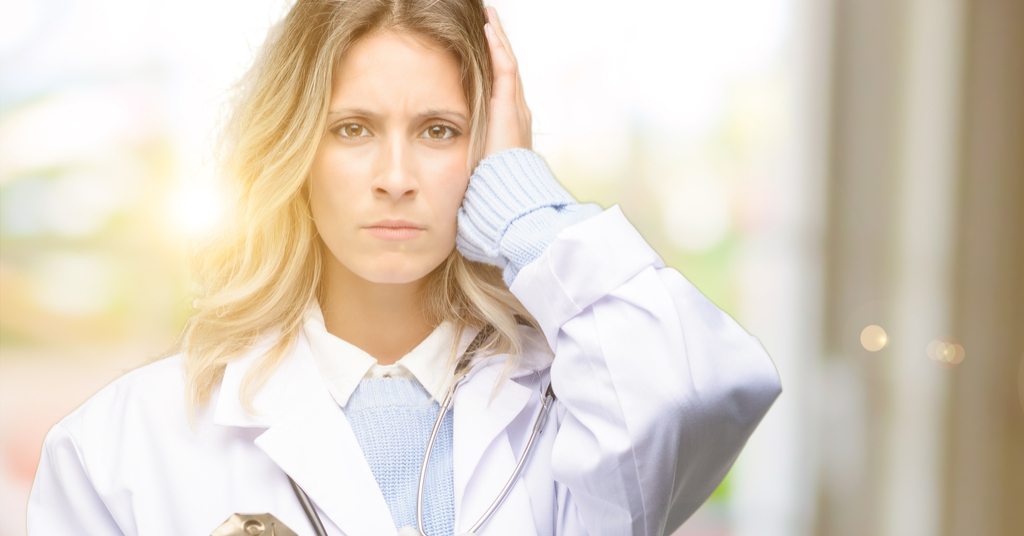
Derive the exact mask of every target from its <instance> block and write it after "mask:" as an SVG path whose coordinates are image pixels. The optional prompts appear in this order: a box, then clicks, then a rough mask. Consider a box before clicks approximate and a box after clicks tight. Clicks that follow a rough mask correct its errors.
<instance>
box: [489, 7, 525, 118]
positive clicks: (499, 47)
mask: <svg viewBox="0 0 1024 536" xmlns="http://www.w3.org/2000/svg"><path fill="white" fill-rule="evenodd" d="M484 28H485V33H486V34H487V40H488V44H489V45H490V49H491V63H492V64H493V65H494V90H493V92H492V94H493V97H494V98H497V99H498V100H503V101H507V102H512V103H515V102H517V100H516V99H517V95H516V74H517V71H516V67H515V64H514V63H513V62H512V59H511V58H510V57H509V55H508V54H507V52H506V50H505V48H504V43H502V42H501V40H500V39H499V38H498V36H497V33H496V32H495V31H494V26H493V25H491V24H489V23H488V24H487V25H486V26H485V27H484Z"/></svg>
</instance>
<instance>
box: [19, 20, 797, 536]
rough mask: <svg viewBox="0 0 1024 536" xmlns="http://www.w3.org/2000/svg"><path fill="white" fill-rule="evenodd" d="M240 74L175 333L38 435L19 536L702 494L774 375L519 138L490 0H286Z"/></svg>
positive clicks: (332, 527) (208, 530)
mask: <svg viewBox="0 0 1024 536" xmlns="http://www.w3.org/2000/svg"><path fill="white" fill-rule="evenodd" d="M241 88H242V95H241V97H240V100H239V102H238V104H237V108H236V110H235V114H234V118H233V121H232V122H231V124H230V128H229V129H228V134H229V138H228V139H229V144H228V148H227V151H226V156H225V161H224V166H223V171H224V176H225V178H226V179H227V181H228V182H229V184H230V186H231V188H232V192H233V193H234V196H235V197H234V199H235V201H236V202H235V204H234V210H233V212H232V215H231V218H232V223H231V224H230V225H228V226H227V227H226V229H225V230H224V233H223V234H222V236H220V237H219V238H218V239H217V240H215V241H212V242H211V243H209V244H207V247H206V248H205V249H203V250H202V251H201V252H199V253H198V254H197V256H196V260H197V279H198V281H199V282H200V284H201V287H202V294H201V295H200V296H199V297H198V298H197V300H196V302H195V308H196V311H195V314H194V316H193V317H192V318H191V319H190V321H189V322H188V324H187V325H186V327H185V330H184V332H183V335H182V338H181V342H180V344H179V346H180V347H179V348H178V351H177V352H176V353H175V355H173V356H171V357H168V358H166V359H163V360H161V361H158V362H156V363H153V364H150V365H148V366H145V367H142V368H140V369H137V370H135V371H133V372H131V373H129V374H126V375H125V376H123V377H122V378H120V379H118V380H117V381H115V382H113V383H112V384H110V385H109V386H107V387H106V388H104V389H103V390H102V391H100V392H99V393H97V394H96V395H95V396H93V397H92V398H91V399H90V400H89V401H87V402H86V403H85V404H83V405H82V406H81V407H80V408H79V409H78V410H76V411H75V412H74V413H72V414H71V415H69V416H68V417H66V418H65V419H63V420H62V421H61V422H60V423H58V424H57V425H56V426H54V428H53V429H52V430H51V432H50V433H49V435H48V436H47V438H46V441H45V444H44V448H43V455H42V460H41V462H40V465H39V470H38V473H37V475H36V480H35V484H34V486H33V489H32V495H31V499H30V504H29V511H28V526H29V533H30V535H32V536H41V535H51V534H76V535H104V536H107V535H126V536H128V535H130V536H135V535H147V536H156V535H167V536H171V535H174V536H183V535H206V534H218V535H223V534H249V535H255V534H274V535H283V534H292V533H295V534H330V535H341V534H345V535H348V536H382V535H383V536H386V535H395V534H396V533H399V532H400V533H401V534H403V536H404V535H416V534H421V533H422V534H427V535H430V536H435V535H452V534H463V533H466V532H474V533H479V534H485V535H488V536H492V535H493V536H498V535H510V536H511V535H515V536H534V535H536V536H548V535H594V536H596V535H608V536H612V535H614V536H621V535H626V534H632V535H646V536H655V535H658V536H660V535H662V534H668V533H671V532H672V531H673V530H675V529H676V528H677V527H678V526H679V525H681V524H682V522H683V521H684V520H685V519H686V518H687V517H689V516H690V515H691V514H692V513H693V512H694V510H696V509H697V507H698V506H700V504H701V503H702V502H704V500H705V499H707V497H708V496H709V495H710V494H711V492H712V491H713V490H714V489H715V487H716V486H717V485H718V484H719V482H720V481H721V480H722V478H723V477H724V476H725V474H726V472H727V470H728V469H729V467H730V466H731V464H732V462H733V460H735V458H736V456H737V454H738V453H739V451H740V449H741V448H742V446H743V444H744V443H745V441H746V440H747V438H748V437H749V435H750V433H751V432H752V431H753V429H754V427H755V426H756V425H757V423H758V422H759V421H760V420H761V418H762V417H763V416H764V414H765V412H766V411H767V410H768V408H769V406H770V405H771V404H772V402H773V401H774V400H775V398H776V397H777V396H778V394H779V392H780V387H779V381H778V376H777V375H776V372H775V369H774V367H773V365H772V363H771V360H770V359H769V358H768V356H767V355H766V354H765V352H764V350H763V349H762V348H761V346H760V345H759V344H758V342H757V341H756V340H755V339H754V338H753V337H751V336H750V335H748V334H747V333H746V332H744V330H743V329H742V328H741V327H740V326H738V325H737V324H736V323H735V322H734V321H733V320H732V319H731V318H729V317H728V316H727V315H725V314H724V313H723V312H722V311H720V310H719V309H718V308H716V307H715V306H714V305H713V304H712V303H711V302H709V301H708V300H707V299H706V298H705V297H704V296H703V295H701V294H700V292H698V291H697V290H696V289H695V288H694V287H693V286H692V285H691V284H690V283H689V282H687V280H686V279H685V278H684V277H683V276H682V275H680V274H679V272H677V271H675V270H673V269H671V268H668V267H666V266H665V265H664V264H663V263H662V261H661V259H660V258H659V257H658V255H657V254H656V253H655V252H654V251H652V250H651V248H650V247H649V246H648V245H647V243H646V242H644V240H643V239H642V238H641V237H640V235H639V234H638V233H637V232H636V230H634V228H633V227H632V226H631V225H630V223H629V222H628V221H627V219H626V218H625V217H624V216H623V214H622V213H621V212H620V210H619V209H618V208H617V207H611V208H609V209H607V210H602V209H601V208H600V207H598V206H596V205H590V204H580V203H578V202H577V201H576V200H575V199H573V197H572V196H571V195H570V194H569V193H567V192H566V191H565V190H564V189H563V188H562V187H561V186H559V184H558V182H557V181H556V180H555V179H554V177H552V175H551V173H550V171H549V170H548V167H547V166H546V164H545V162H544V160H543V159H542V158H541V157H540V156H538V155H537V154H536V153H534V152H532V151H531V130H530V123H531V120H530V111H529V109H528V108H527V105H526V102H525V100H524V98H523V91H522V84H521V83H520V80H519V75H518V67H517V64H516V59H515V56H514V55H513V53H512V49H511V47H510V45H509V42H508V40H507V39H506V37H505V35H504V33H503V31H502V29H501V25H500V23H499V21H498V19H497V15H496V13H495V12H494V10H493V9H487V10H485V9H484V7H483V5H482V3H481V2H480V0H298V1H297V2H296V4H295V5H294V6H293V7H292V9H291V10H290V12H289V13H288V15H287V16H286V17H285V19H284V20H283V21H282V22H281V23H280V24H279V25H277V26H276V27H275V29H274V30H273V31H272V32H271V34H270V37H269V38H268V41H267V43H266V45H265V46H264V49H263V51H262V53H261V56H260V57H259V59H258V61H257V62H256V63H255V65H254V67H253V69H252V71H251V73H250V74H249V75H248V76H247V77H246V78H245V80H243V83H242V84H241ZM428 446H429V448H428Z"/></svg>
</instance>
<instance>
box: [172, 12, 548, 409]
mask: <svg viewBox="0 0 1024 536" xmlns="http://www.w3.org/2000/svg"><path fill="white" fill-rule="evenodd" d="M485 21H486V19H485V16H484V6H483V4H482V2H481V0H298V1H297V2H296V3H295V5H294V6H293V7H292V8H291V10H290V11H289V12H288V14H287V15H286V16H285V18H284V19H283V20H282V21H281V22H279V23H278V24H277V25H276V26H275V27H274V28H272V30H271V32H270V34H269V35H268V38H267V41H266V43H265V44H264V46H263V48H262V50H261V52H260V54H259V56H258V57H257V60H256V62H255V64H254V65H253V67H252V68H251V69H250V70H249V72H248V73H247V74H246V76H245V77H243V79H242V81H241V84H240V86H239V88H238V90H239V94H238V98H237V101H236V104H235V107H234V109H233V112H232V115H231V116H230V120H229V122H228V123H227V128H226V130H225V133H224V134H225V140H226V144H225V150H224V158H223V159H222V162H221V167H222V173H221V175H222V177H223V178H224V180H225V182H226V183H227V186H228V190H229V191H230V193H231V198H232V200H233V202H232V209H231V211H230V214H229V216H228V222H227V223H226V225H225V227H224V231H223V232H222V233H220V234H219V235H218V236H216V237H215V238H212V239H210V240H208V241H207V242H206V243H204V244H203V245H202V246H201V247H199V248H197V250H196V252H195V253H194V255H193V271H194V274H195V277H196V280H197V282H198V284H199V293H198V294H199V296H198V297H197V299H196V300H194V302H193V306H194V309H195V311H194V314H193V316H192V317H191V318H190V319H189V321H188V322H187V323H186V325H185V328H184V330H183V332H182V335H181V337H180V339H179V341H178V343H177V345H176V348H175V350H176V351H178V352H181V353H182V354H183V355H184V361H185V375H186V390H187V393H186V400H187V403H188V407H189V411H190V414H191V412H193V411H194V410H195V409H196V408H198V407H200V406H203V405H205V404H206V403H207V402H209V400H210V396H211V393H212V391H213V390H214V388H215V387H216V386H217V385H218V383H219V382H220V380H221V379H222V377H223V374H224V368H225V367H226V366H227V364H228V363H229V362H231V361H234V360H236V359H238V358H240V357H241V356H243V355H244V354H246V353H247V352H249V351H250V350H252V349H253V348H254V347H256V345H257V344H258V343H260V342H261V341H263V340H270V341H272V345H271V346H270V347H269V348H268V349H267V350H266V351H265V352H264V353H263V354H262V355H261V356H260V357H258V358H257V361H256V362H255V363H254V365H253V366H252V367H250V368H249V371H248V373H247V376H246V377H245V379H244V381H243V383H242V389H241V391H240V393H239V397H240V399H241V402H242V404H243V405H244V407H245V408H246V409H247V410H249V411H253V409H252V399H253V397H254V396H255V394H256V392H257V391H258V390H259V388H260V387H261V386H262V385H263V384H264V383H265V382H266V381H267V379H268V378H269V377H270V375H271V374H272V373H273V371H274V370H275V369H276V367H277V366H278V364H279V363H280V361H281V360H282V359H283V358H284V357H285V356H286V355H287V354H288V352H289V351H290V349H291V348H292V346H293V345H294V344H295V342H296V339H297V338H298V335H299V332H300V330H301V327H302V323H303V321H304V319H305V312H306V310H307V309H308V308H309V307H311V306H313V304H315V303H317V302H318V301H319V299H320V298H321V292H322V289H321V270H322V267H323V255H324V254H327V255H330V252H329V251H328V252H326V253H324V252H325V251H326V248H324V247H321V246H320V239H319V237H318V236H317V232H316V226H315V224H314V222H313V219H312V217H311V214H310V210H309V207H308V198H309V175H310V169H311V166H312V163H313V159H314V155H315V153H316V150H317V147H318V145H319V143H320V139H321V137H322V135H323V132H324V130H325V126H326V118H327V111H328V104H329V101H330V95H331V81H332V73H333V71H334V67H335V66H336V65H337V64H338V62H339V61H340V59H341V57H342V55H343V54H344V52H345V51H346V50H347V49H348V48H349V47H351V46H352V44H353V43H355V42H356V41H357V40H359V39H360V38H362V37H364V36H366V35H367V34H369V33H370V32H377V31H402V32H411V33H415V34H418V35H421V36H424V37H426V38H428V39H430V40H432V41H434V42H436V43H439V44H441V45H442V46H444V47H445V49H446V50H448V51H449V52H450V53H451V54H452V55H453V56H454V57H455V58H456V59H457V60H458V61H459V63H460V65H461V67H462V69H461V75H462V84H463V90H464V91H465V97H466V102H467V103H468V104H469V106H470V110H471V116H472V118H471V124H470V132H469V136H470V143H469V157H468V159H467V163H468V169H467V173H470V172H471V171H472V170H473V169H474V168H475V167H476V164H477V163H478V162H479V160H480V158H481V152H482V148H483V141H484V136H485V134H486V133H485V128H484V127H485V125H486V121H487V108H488V105H489V101H490V93H491V83H492V74H491V62H490V55H489V50H488V45H487V40H486V38H485V36H484V32H483V25H484V22H485ZM427 277H428V278H429V281H428V285H427V288H428V299H427V300H426V307H427V313H428V314H429V315H430V318H432V319H434V320H436V321H437V322H441V321H451V322H453V323H454V324H455V326H456V327H457V338H456V340H459V338H461V335H462V333H463V331H464V330H465V329H466V328H468V327H472V328H478V329H484V328H486V329H484V333H485V334H488V335H487V337H486V339H485V340H483V341H482V344H481V345H480V347H479V349H478V351H479V352H484V353H508V354H509V355H510V359H509V361H508V362H507V363H506V369H505V370H506V375H507V373H508V372H509V371H511V370H513V369H514V367H515V366H516V365H517V364H518V358H519V356H520V355H521V353H522V350H523V339H522V334H521V332H520V330H519V328H518V326H517V324H520V323H525V324H527V325H530V326H532V327H535V328H536V327H537V324H536V321H535V320H534V319H533V318H532V316H530V314H529V313H528V312H527V311H526V309H525V308H524V307H523V306H522V304H520V303H519V300H517V299H516V298H515V296H513V295H512V293H511V292H509V290H508V288H507V287H506V286H505V284H504V283H503V281H502V279H501V273H500V271H499V270H498V269H497V268H495V267H493V266H488V265H483V264H479V263H475V262H470V261H467V260H466V259H465V258H463V257H462V255H460V254H459V253H458V251H457V250H453V251H452V253H451V254H450V255H449V256H448V258H447V259H446V260H445V261H444V262H442V263H441V265H440V266H438V267H437V268H436V269H435V270H434V271H433V272H431V274H430V275H428V276H427ZM488 326H490V327H488ZM492 328H493V329H492ZM268 336H269V338H268ZM454 346H455V345H453V348H452V352H451V355H450V357H449V359H448V363H447V365H448V367H449V372H450V373H451V372H454V371H455V370H456V367H457V365H459V363H458V362H457V361H458V356H457V355H456V348H455V347H454ZM460 370H461V368H460Z"/></svg>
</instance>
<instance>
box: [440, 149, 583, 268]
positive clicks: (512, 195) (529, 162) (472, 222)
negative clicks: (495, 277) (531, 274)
mask: <svg viewBox="0 0 1024 536" xmlns="http://www.w3.org/2000/svg"><path fill="white" fill-rule="evenodd" d="M599 212H601V207H600V206H598V205H596V204H593V203H587V204H581V203H578V202H577V201H576V199H575V198H573V196H572V195H571V194H570V193H569V192H567V191H566V190H565V188H563V187H562V185H561V184H559V183H558V181H557V180H556V179H555V177H554V176H553V175H552V174H551V170H550V169H548V166H547V163H545V162H544V159H543V158H542V157H541V156H540V155H539V154H537V153H535V152H533V151H530V150H528V149H521V148H513V149H506V150H504V151H500V152H498V153H495V154H492V155H490V156H488V157H487V158H484V159H483V160H482V161H481V162H480V164H479V165H478V166H477V168H476V170H475V171H474V172H473V176H472V177H470V180H469V188H468V189H467V190H466V197H465V199H464V200H463V202H462V207H461V208H460V209H459V214H458V227H459V230H458V236H457V238H456V242H457V245H458V249H459V252H460V253H462V255H463V256H464V257H466V258H467V259H469V260H472V261H477V262H484V263H487V264H493V265H495V266H498V267H499V268H502V269H503V277H504V279H505V283H506V284H508V285H511V284H512V282H513V281H514V280H515V278H516V275H517V274H518V273H519V270H520V269H522V268H523V267H524V266H526V265H527V264H530V263H531V262H532V261H533V260H534V259H536V258H537V257H539V256H540V254H541V253H543V252H544V250H546V249H547V247H548V245H549V244H551V242H553V241H554V239H555V236H557V235H558V233H559V232H561V231H562V229H565V228H566V227H569V226H571V225H573V224H576V223H579V222H581V221H584V220H586V219H588V218H590V217H591V216H594V215H596V214H598V213H599Z"/></svg>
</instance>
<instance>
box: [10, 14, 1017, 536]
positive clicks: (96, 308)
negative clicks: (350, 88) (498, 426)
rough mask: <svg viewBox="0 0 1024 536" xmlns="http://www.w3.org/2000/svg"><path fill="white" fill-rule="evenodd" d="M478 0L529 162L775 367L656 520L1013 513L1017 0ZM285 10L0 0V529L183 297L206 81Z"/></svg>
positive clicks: (810, 527)
mask: <svg viewBox="0 0 1024 536" xmlns="http://www.w3.org/2000/svg"><path fill="white" fill-rule="evenodd" d="M492 5H495V6H496V7H497V8H498V10H499V13H500V14H501V17H502V20H503V23H504V26H505V27H506V31H507V33H508V34H509V37H510V39H511V42H512V44H513V47H514V49H515V51H516V55H517V56H518V59H519V63H520V66H521V70H522V77H523V81H524V87H525V93H526V97H527V101H528V103H529V104H530V107H531V109H532V110H533V113H534V121H535V130H536V137H535V140H536V141H535V146H536V149H537V150H538V152H540V153H541V154H542V155H544V156H545V157H546V158H547V160H548V162H549V163H550V164H551V166H552V168H553V169H554V171H555V174H556V176H557V177H559V179H560V180H562V182H563V183H564V184H565V185H566V186H567V187H568V188H569V190H570V191H572V192H573V193H574V194H575V195H576V196H577V197H578V198H580V199H581V200H586V201H595V202H598V203H600V204H602V205H603V206H606V207H607V206H610V205H612V204H616V203H617V204H619V205H621V206H622V208H623V211H624V212H625V214H626V215H627V216H628V217H629V218H630V219H631V220H632V221H633V222H634V224H635V225H636V226H637V227H638V228H639V229H640V231H641V232H642V233H643V235H644V236H645V237H646V238H647V239H648V241H649V242H650V243H651V244H652V245H653V246H654V247H655V249H657V250H658V251H659V252H660V253H661V254H662V256H663V257H664V259H665V260H666V262H667V263H668V264H669V265H671V266H674V267H676V268H678V269H679V270H680V271H681V272H682V273H683V274H685V275H686V276H687V277H688V278H689V279H690V280H691V281H693V282H694V284H696V285H697V287H698V288H700V289H701V290H702V291H703V292H704V293H705V294H706V295H708V296H709V297H710V298H711V299H712V300H713V301H714V302H715V303H717V304H718V305H719V306H720V307H722V308H723V309H725V310H726V311H727V312H729V313H730V314H731V315H733V316H734V317H735V318H736V319H737V320H739V321H740V323H741V324H743V325H744V326H745V327H746V328H747V330H748V331H750V332H751V333H752V334H754V335H755V336H757V337H758V338H759V339H760V340H761V342H762V343H763V344H764V346H765V347H766V348H767V349H768V352H769V353H770V354H771V355H772V357H773V359H774V361H775V364H776V366H777V368H778V370H779V374H780V376H781V378H782V382H783V386H784V389H785V391H784V393H783V395H782V397H781V398H780V399H779V400H778V401H777V402H776V404H775V406H774V407H773V408H772V410H771V411H770V412H769V414H768V416H767V417H766V419H765V420H764V421H763V422H762V423H761V425H760V427H759V428H758V430H757V431H756V432H755V434H754V436H753V437H752V438H751V440H750V442H749V444H748V446H747V448H746V449H745V451H744V452H743V454H742V455H741V456H740V459H739V460H738V462H737V464H736V466H735V467H734V469H733V471H732V472H731V473H730V474H729V476H728V477H727V479H726V481H725V482H724V483H723V485H722V486H721V487H720V488H719V489H718V491H716V492H715V494H714V495H713V496H712V498H711V500H709V501H708V503H707V504H705V505H704V507H702V508H701V510H700V511H698V513H697V514H696V515H695V516H694V517H693V518H691V520H690V521H688V522H687V523H686V524H685V525H684V526H683V528H682V529H681V530H680V531H679V532H678V533H677V534H678V535H687V536H697V535H703V536H711V535H714V536H725V535H736V536H741V535H742V536H748V535H750V536H755V535H757V536H760V535H764V536H776V535H778V536H789V535H794V536H802V535H811V534H821V535H837V536H840V535H850V536H853V535H857V536H870V535H892V536H897V535H898V536H939V535H965V536H966V535H972V536H973V535H993V536H996V535H998V536H1002V535H1007V536H1009V535H1011V534H1012V535H1019V534H1021V527H1024V506H1022V505H1024V214H1022V207H1024V2H1022V1H1020V0H716V1H713V2H709V1H701V0H660V1H655V0H635V1H633V2H629V3H625V2H610V1H603V2H602V1H587V2H584V1H579V0H562V1H552V0H545V1H542V0H501V1H498V0H495V1H494V2H493V3H492ZM287 7H288V2H286V1H284V0H246V1H241V0H215V1H212V2H211V1H198V0H179V1H176V2H167V1H154V0H89V1H88V2H87V1H84V0H34V1H29V0H4V2H3V3H2V4H0V62H2V63H0V536H21V535H23V534H24V533H25V532H24V531H25V528H24V511H25V505H26V501H27V497H28V492H29V488H30V486H31V482H32V478H33V475H34V472H35V468H36V464H37V462H38V459H39V452H40V446H41V443H42V439H43V436H44V434H45V433H46V431H47V430H48V429H49V427H50V426H52V425H53V424H54V423H55V422H56V421H57V420H59V419H60V418H61V417H63V416H64V415H66V414H67V413H68V412H70V411H71V410H72V409H74V408H75V407H76V406H77V405H79V404H80V403H82V402H83V401H84V400H85V399H86V398H88V397H89V396H90V395H91V394H92V393H94V392H95V391H96V390H98V389H99V388H100V387H102V386H103V385H105V384H106V383H107V382H109V381H110V380H112V379H114V378H116V377H117V376H118V375H120V374H122V373H123V372H125V371H127V370H130V369H132V368H134V367H136V366H139V365H141V364H144V363H146V362H148V361H151V360H153V359H156V358H159V357H160V356H161V355H163V354H164V352H166V351H167V349H168V348H169V346H170V345H171V343H172V342H173V340H174V339H175V337H176V335H177V333H178V331H179V330H180V328H181V327H182V324H183V322H184V320H185V319H186V318H187V315H188V314H189V303H190V298H189V291H190V288H191V287H190V280H189V274H188V260H187V252H188V245H189V242H190V240H191V239H192V238H193V237H195V236H197V235H198V234H201V233H203V232H204V231H207V230H210V229H213V228H215V227H216V225H217V222H218V214H219V212H220V210H221V206H220V200H219V198H218V196H217V193H216V190H215V189H214V188H213V186H212V184H211V177H212V169H213V162H211V161H210V155H211V154H212V150H211V147H212V142H213V141H214V138H213V136H212V132H213V131H214V129H215V127H216V125H217V120H218V117H219V116H220V113H221V109H222V107H221V105H222V103H223V102H224V100H225V90H227V89H228V88H229V86H230V85H231V84H232V83H233V82H234V80H235V79H236V78H237V77H238V76H239V75H240V74H241V73H242V72H243V70H244V69H245V67H246V66H247V65H248V64H249V62H250V61H251V59H252V55H253V51H254V50H255V49H256V48H257V47H258V46H259V45H260V43H261V42H262V40H263V38H264V35H265V32H266V29H267V27H268V26H269V25H270V24H271V23H272V22H273V21H276V20H277V19H278V18H279V17H280V16H281V15H282V14H283V13H284V12H285V11H286V9H287ZM1014 527H1016V528H1014Z"/></svg>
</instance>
